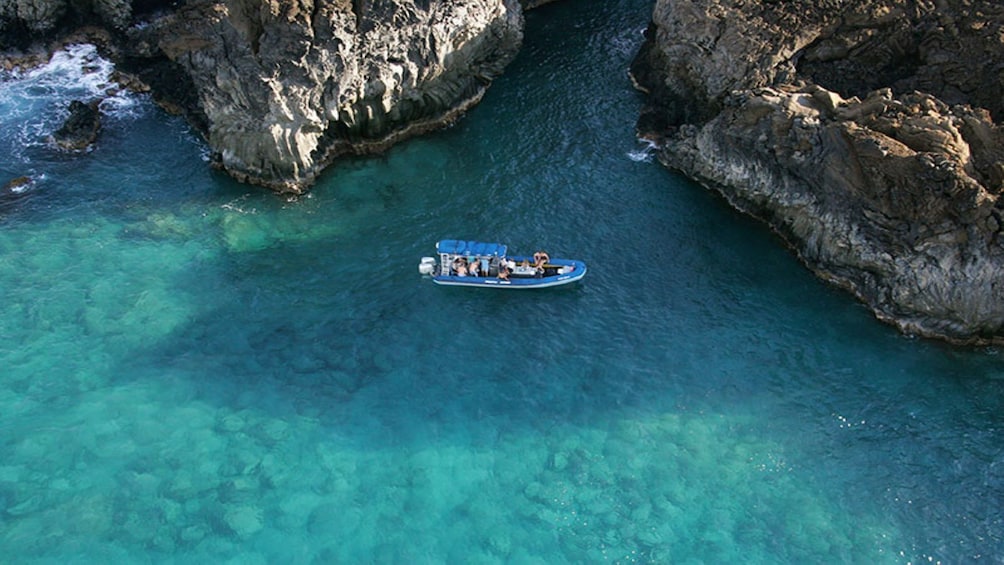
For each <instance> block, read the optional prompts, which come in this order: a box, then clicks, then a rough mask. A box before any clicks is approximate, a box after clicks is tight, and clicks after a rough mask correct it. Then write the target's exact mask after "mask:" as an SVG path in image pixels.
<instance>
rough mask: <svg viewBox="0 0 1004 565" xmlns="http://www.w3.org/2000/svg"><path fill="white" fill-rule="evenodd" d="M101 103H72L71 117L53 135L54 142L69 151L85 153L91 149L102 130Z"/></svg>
mask: <svg viewBox="0 0 1004 565" xmlns="http://www.w3.org/2000/svg"><path fill="white" fill-rule="evenodd" d="M99 104H100V101H98V100H95V101H92V102H90V103H86V104H85V103H84V102H81V101H80V100H74V101H72V102H70V115H69V116H68V117H67V118H66V121H64V122H63V125H62V126H61V127H60V128H59V129H58V130H56V131H55V132H54V133H53V134H52V141H53V143H55V144H56V145H57V146H58V147H60V148H61V149H65V150H67V151H83V150H85V149H88V148H90V146H91V144H93V143H94V140H96V139H97V137H98V130H100V129H101V112H100V111H99V110H98V105H99Z"/></svg>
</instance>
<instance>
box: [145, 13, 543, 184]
mask: <svg viewBox="0 0 1004 565" xmlns="http://www.w3.org/2000/svg"><path fill="white" fill-rule="evenodd" d="M522 29H523V19H522V8H521V6H520V4H519V2H518V1H517V0H356V1H348V0H297V1H293V2H279V1H269V0H227V1H225V2H215V1H205V0H197V1H192V2H189V3H187V4H186V5H185V6H184V7H182V8H180V9H179V10H177V11H175V12H173V13H171V14H169V15H167V16H164V17H161V18H159V19H157V20H156V21H154V23H153V24H152V25H150V26H147V27H144V28H142V29H137V30H134V31H133V33H132V40H131V41H130V42H128V45H130V46H131V48H132V50H131V51H130V52H129V53H127V56H129V57H131V58H132V60H134V61H141V66H143V65H146V66H148V65H149V63H150V62H151V61H154V62H156V61H160V62H161V63H162V64H163V67H162V72H160V77H159V78H160V80H162V81H163V82H167V83H171V82H173V83H174V84H176V85H177V84H180V85H182V88H180V89H179V90H178V92H179V93H180V94H181V95H182V96H188V99H187V100H186V99H181V100H176V104H177V105H178V106H179V107H180V108H183V109H186V110H189V111H190V112H189V114H190V115H192V116H194V119H193V122H194V123H195V124H196V125H197V126H198V127H200V129H203V130H204V131H205V134H206V136H207V139H208V141H209V144H210V146H211V148H212V149H213V150H214V152H215V154H216V160H217V162H218V164H219V165H220V166H221V167H222V168H223V169H225V170H226V171H228V172H229V173H231V174H232V175H234V176H235V177H237V178H239V179H242V180H246V181H250V182H253V183H256V184H262V185H265V186H269V187H271V188H274V189H276V190H279V191H288V192H300V191H302V190H304V189H305V187H307V186H309V184H310V183H311V182H312V181H313V179H314V178H315V177H316V175H317V174H318V173H319V172H320V171H321V170H322V169H323V168H324V167H325V166H326V165H328V164H329V163H330V162H331V160H332V159H333V158H335V157H337V156H338V155H341V154H345V153H366V152H371V151H378V150H382V149H383V148H385V147H386V146H387V145H389V144H390V143H393V142H394V141H396V140H398V139H400V138H403V137H405V136H408V135H412V134H415V133H421V132H423V131H426V130H428V129H430V128H434V127H440V126H442V125H444V124H446V123H449V122H450V120H452V119H453V118H455V117H456V115H457V114H458V113H459V112H462V111H463V110H464V109H466V108H467V107H468V106H469V105H471V104H473V103H475V102H477V101H478V100H479V99H480V97H481V96H482V94H483V93H484V90H485V88H486V87H487V86H488V84H489V83H490V81H491V80H492V79H493V78H494V77H496V76H497V75H498V74H499V73H501V71H502V69H503V68H504V67H505V65H506V64H507V63H508V62H509V61H510V60H511V59H512V57H513V56H515V54H516V52H517V50H518V49H519V46H520V44H521V42H522ZM148 68H149V66H148ZM148 74H149V73H148ZM164 76H167V77H169V78H168V79H167V80H166V81H165V80H164V79H163V77H164ZM150 79H151V80H152V81H157V80H158V77H157V76H152V77H150ZM163 86H167V87H168V88H169V85H163ZM168 88H160V89H158V88H157V87H156V86H155V90H159V91H161V92H164V91H165V90H167V89H168Z"/></svg>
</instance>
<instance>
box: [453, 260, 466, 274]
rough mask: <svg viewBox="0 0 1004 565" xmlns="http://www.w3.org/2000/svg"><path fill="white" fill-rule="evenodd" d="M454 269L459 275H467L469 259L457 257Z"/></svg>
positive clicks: (454, 261)
mask: <svg viewBox="0 0 1004 565" xmlns="http://www.w3.org/2000/svg"><path fill="white" fill-rule="evenodd" d="M453 270H454V271H456V272H457V276H458V277H466V276H467V259H464V258H463V257H457V258H456V259H454V260H453Z"/></svg>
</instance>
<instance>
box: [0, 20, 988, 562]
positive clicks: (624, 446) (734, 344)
mask: <svg viewBox="0 0 1004 565" xmlns="http://www.w3.org/2000/svg"><path fill="white" fill-rule="evenodd" d="M649 11H650V6H649V5H648V3H647V2H643V1H639V0H619V1H611V2H599V1H595V2H590V1H586V0H577V1H576V2H565V3H556V4H554V5H549V6H547V7H545V8H541V9H539V10H536V11H534V12H531V13H530V14H529V15H528V17H527V38H526V45H525V48H524V50H523V51H522V53H521V54H520V55H519V57H518V58H517V60H516V61H515V62H514V63H513V64H512V65H511V66H510V67H509V69H508V70H507V73H506V75H505V76H503V77H502V78H501V79H500V80H498V81H497V82H496V83H495V84H494V85H493V86H492V88H491V90H490V91H489V93H488V95H487V96H486V97H485V99H484V101H483V103H482V104H481V105H479V106H478V107H477V108H475V109H474V110H473V111H471V112H470V113H469V114H468V115H467V116H466V117H465V118H464V119H463V120H462V121H460V122H459V123H458V124H457V125H456V126H454V127H452V128H450V129H448V130H445V131H443V132H439V133H435V134H432V135H429V136H427V137H424V138H421V139H418V140H413V141H410V142H407V143H405V144H403V145H400V146H398V147H396V148H395V149H393V150H392V151H390V152H389V153H387V154H386V155H384V156H381V157H376V158H372V159H360V160H354V161H347V162H343V163H340V164H339V165H337V166H336V167H334V168H333V169H332V170H331V171H330V172H329V173H327V174H326V175H324V176H323V177H322V179H321V180H320V182H319V183H318V185H317V186H316V187H315V189H314V191H313V192H312V193H311V195H310V196H309V197H307V198H302V199H300V200H299V201H295V202H287V201H285V200H283V199H281V198H278V197H276V196H273V195H271V194H268V193H266V192H265V191H262V190H257V189H253V188H249V187H246V186H242V185H239V184H237V183H235V182H233V181H231V180H229V179H228V178H227V177H225V176H224V175H221V174H219V173H214V172H212V171H210V170H209V168H208V165H207V163H206V162H205V159H204V154H205V153H206V149H205V147H204V146H203V145H202V144H201V142H200V141H198V139H197V138H196V136H194V135H193V134H192V133H191V132H190V130H189V129H188V127H187V126H186V125H185V124H184V123H183V122H182V121H180V120H179V119H177V118H173V117H170V116H167V115H165V114H163V113H162V112H161V111H159V110H158V109H156V108H155V107H154V106H153V105H152V104H151V103H150V102H149V101H148V100H146V99H145V98H142V97H137V96H133V95H120V96H118V97H116V98H114V99H112V100H110V101H107V102H105V110H106V114H107V116H106V120H105V123H104V129H103V131H102V136H101V138H100V141H99V143H98V145H97V146H96V148H95V149H93V150H92V151H91V152H89V153H86V154H81V155H65V154H60V153H57V152H55V151H54V150H52V149H51V148H50V147H49V146H48V145H47V144H46V143H45V142H44V139H43V137H44V135H45V134H46V133H47V132H48V131H51V130H52V129H54V128H55V127H57V126H58V123H59V119H60V117H61V114H62V112H64V111H65V110H64V109H65V106H66V104H67V102H68V100H69V99H71V98H72V97H81V96H85V95H87V94H88V93H89V92H95V91H97V90H100V89H102V88H103V86H104V85H103V81H104V80H105V78H104V77H105V75H104V74H103V73H104V72H105V71H106V69H105V70H102V68H101V64H100V62H95V61H91V63H90V64H84V62H83V61H84V60H86V59H88V58H89V57H90V55H88V52H87V49H84V48H81V49H76V50H74V51H73V53H72V56H64V57H63V58H61V59H59V60H57V61H55V62H54V63H53V64H51V65H50V66H49V67H47V68H45V69H40V70H37V71H34V72H32V73H22V74H20V75H17V76H7V77H5V79H4V81H3V82H2V83H0V116H2V117H0V173H2V175H3V179H9V178H14V177H17V176H20V175H23V174H28V175H31V176H32V177H33V178H34V179H35V182H34V184H33V185H31V186H30V187H29V188H28V189H27V190H25V191H23V192H21V193H18V194H14V195H7V196H5V197H4V200H3V201H2V202H0V258H2V260H0V290H2V293H3V300H2V301H0V430H2V432H0V556H3V557H0V561H2V562H11V563H22V562H29V563H31V562H51V563H67V562H81V563H94V562H146V561H156V562H179V563H192V562H203V563H218V562H234V563H310V562H315V563H345V562H381V563H441V562H450V563H478V562H486V563H497V562H512V563H549V564H550V563H573V562H574V563H580V562H604V561H611V562H649V563H701V562H703V563H723V562H769V563H774V562H787V563H819V562H855V563H922V562H923V563H927V562H944V563H959V562H970V561H981V562H1001V561H1002V560H1004V540H1002V535H1001V531H1002V512H1001V508H1002V506H1004V505H1002V502H1004V501H1002V494H1004V454H1002V449H1001V446H1002V439H1004V438H1002V432H1001V428H1002V420H1004V406H1002V401H1001V399H1002V386H1004V369H1002V363H1001V359H1000V354H999V352H998V351H997V350H996V349H980V350H966V349H957V348H952V347H948V346H945V345H941V344H938V343H934V342H927V341H920V340H913V339H908V338H905V337H902V336H901V335H899V334H897V333H896V332H895V331H893V330H892V329H890V328H888V327H886V326H885V325H883V324H881V323H879V322H877V321H875V320H874V319H873V318H872V317H871V315H870V314H869V313H868V312H867V311H866V310H865V309H864V308H863V307H861V306H860V305H859V304H857V303H856V302H855V301H854V300H853V299H852V298H851V297H849V296H848V295H846V294H844V293H842V292H840V291H836V290H833V289H831V288H829V287H828V286H826V285H824V284H823V283H821V282H819V281H817V280H816V279H814V278H813V277H812V276H811V274H809V273H808V272H807V271H806V270H805V269H804V268H803V267H802V266H801V265H799V264H798V262H797V261H796V260H795V259H794V258H793V256H792V255H791V254H790V253H789V252H788V251H786V250H785V249H784V248H783V246H782V245H781V244H780V242H779V241H778V240H777V239H776V238H775V237H773V236H772V235H771V234H770V233H769V232H768V231H767V230H766V229H765V228H764V227H763V226H761V225H759V224H757V223H755V222H753V221H751V220H749V219H747V218H744V217H742V216H740V215H738V214H736V213H734V212H733V211H731V210H730V209H729V208H728V207H727V206H726V205H725V204H724V203H723V202H722V201H721V200H719V199H717V198H716V197H714V196H712V195H711V194H709V193H708V192H707V191H706V190H704V189H702V188H700V187H699V186H696V185H694V184H693V183H690V182H688V181H686V180H685V179H682V178H681V177H679V176H677V175H675V174H674V173H672V172H670V171H667V170H665V169H664V168H662V167H661V166H660V165H658V164H656V163H654V162H652V160H651V159H650V157H649V155H648V154H647V153H646V151H645V148H644V146H643V145H641V144H639V143H638V142H637V141H636V140H635V138H634V132H633V127H634V120H635V118H636V116H637V115H638V112H639V108H640V104H641V100H640V98H639V95H638V94H637V93H635V92H634V91H632V90H631V87H630V83H629V81H628V79H627V77H626V70H627V67H628V64H629V62H630V60H631V58H632V57H633V55H634V53H635V51H636V50H637V48H638V46H639V44H640V41H641V39H642V38H641V31H642V29H643V28H644V27H645V25H646V24H647V21H648V15H649ZM95 66H96V67H98V68H96V69H94V68H93V67H95ZM84 67H86V68H89V69H92V70H91V71H90V72H89V73H88V74H83V71H82V70H81V69H82V68H84ZM445 238H465V239H483V240H489V241H500V242H504V243H507V244H508V245H509V246H510V249H512V250H513V251H517V252H519V251H522V252H532V251H534V250H535V249H537V248H538V247H546V248H547V249H548V250H549V251H550V252H551V254H552V255H553V256H563V257H571V258H578V259H582V260H584V261H586V262H587V263H588V264H589V266H590V271H589V274H588V275H587V276H586V278H585V279H584V280H583V281H582V282H581V283H579V284H577V285H574V286H572V287H563V288H556V289H549V290H542V291H539V292H511V293H509V292H503V291H488V290H480V289H452V288H442V287H437V286H435V285H433V284H432V283H431V282H430V281H428V280H423V279H422V278H421V277H420V276H419V275H418V272H417V264H418V260H419V258H420V257H421V256H423V255H430V254H432V252H433V250H434V245H435V242H436V241H437V240H439V239H445Z"/></svg>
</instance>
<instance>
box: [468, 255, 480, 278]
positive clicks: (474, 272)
mask: <svg viewBox="0 0 1004 565" xmlns="http://www.w3.org/2000/svg"><path fill="white" fill-rule="evenodd" d="M467 274H469V275H471V276H472V277H479V276H482V275H479V274H478V261H477V259H475V258H473V257H472V258H471V259H470V260H469V261H468V262H467Z"/></svg>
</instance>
